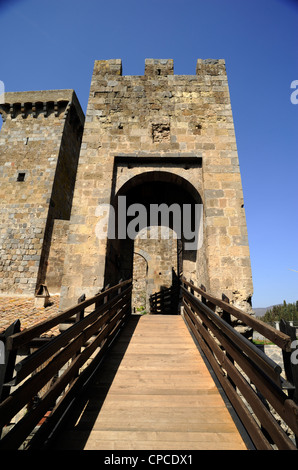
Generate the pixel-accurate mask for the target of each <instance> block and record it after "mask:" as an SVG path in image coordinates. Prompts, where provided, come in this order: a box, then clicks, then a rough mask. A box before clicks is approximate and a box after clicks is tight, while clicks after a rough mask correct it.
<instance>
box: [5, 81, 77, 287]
mask: <svg viewBox="0 0 298 470" xmlns="http://www.w3.org/2000/svg"><path fill="white" fill-rule="evenodd" d="M1 114H2V117H3V120H4V122H3V125H2V129H1V134H0V214H1V227H0V253H1V259H0V292H1V293H2V294H5V293H7V294H12V293H13V294H24V295H34V292H35V289H36V287H37V286H38V285H39V284H41V283H45V282H46V276H47V264H48V262H49V250H50V247H51V240H52V233H53V225H54V222H55V220H59V219H62V220H69V218H70V210H71V204H72V195H73V188H74V183H75V177H76V168H77V163H78V157H79V150H80V144H81V136H82V131H83V125H84V114H83V112H82V110H81V107H80V104H79V102H78V100H77V98H76V95H75V93H74V92H73V91H72V90H52V91H34V92H16V93H6V94H5V103H4V104H2V105H1ZM65 237H66V233H65ZM65 241H66V239H65ZM59 243H60V244H61V240H60V241H59ZM62 269H63V268H61V270H60V276H61V272H62ZM49 275H51V274H49ZM60 284H61V282H60ZM57 287H58V286H57ZM59 288H60V286H59Z"/></svg>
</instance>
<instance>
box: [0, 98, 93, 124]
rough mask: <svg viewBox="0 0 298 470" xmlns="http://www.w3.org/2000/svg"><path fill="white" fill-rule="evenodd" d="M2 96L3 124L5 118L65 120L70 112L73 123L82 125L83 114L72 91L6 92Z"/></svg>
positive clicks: (1, 112) (0, 111)
mask: <svg viewBox="0 0 298 470" xmlns="http://www.w3.org/2000/svg"><path fill="white" fill-rule="evenodd" d="M4 96H5V97H4V102H3V103H2V104H0V114H1V115H2V118H3V121H4V122H5V121H6V119H7V117H10V118H11V119H16V118H18V117H19V116H20V117H22V118H23V119H25V118H27V117H29V116H32V117H33V118H37V117H38V116H40V115H42V116H43V117H45V118H47V117H49V116H50V115H54V116H55V117H60V118H66V116H67V115H68V114H69V113H70V112H71V114H72V120H73V121H74V120H76V121H77V124H80V125H83V124H84V120H85V117H84V113H83V111H82V109H81V106H80V104H79V101H78V99H77V96H76V94H75V92H74V91H73V90H46V91H23V92H6V93H5V95H4Z"/></svg>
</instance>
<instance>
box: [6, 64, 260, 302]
mask: <svg viewBox="0 0 298 470" xmlns="http://www.w3.org/2000/svg"><path fill="white" fill-rule="evenodd" d="M44 119H46V118H44ZM53 119H54V118H53ZM55 129H56V128H55ZM25 137H26V135H22V137H20V139H21V144H22V145H23V146H24V141H23V139H24V138H25ZM51 154H52V152H51ZM47 165H48V169H50V168H51V167H50V165H49V163H48V162H47ZM4 168H5V171H7V168H6V167H4ZM10 171H11V172H12V173H11V174H12V177H13V178H15V177H16V173H15V172H13V170H12V169H10ZM15 184H16V183H15ZM43 189H45V188H43ZM40 197H41V198H43V199H45V200H48V196H47V198H46V196H45V193H43V194H42V195H41V196H40ZM123 201H124V202H123ZM124 203H125V204H126V205H123V204H124ZM47 204H49V203H47ZM133 204H139V205H140V204H141V205H142V206H144V207H145V208H147V209H148V208H149V207H150V205H152V204H156V205H158V206H159V205H160V204H166V205H167V207H169V206H171V205H172V204H178V206H179V207H182V206H183V207H186V206H188V207H194V206H195V205H198V206H200V207H203V212H202V218H201V219H200V220H201V224H200V230H201V243H200V246H199V247H198V249H188V250H186V249H185V239H183V238H179V237H178V240H176V245H175V243H174V242H173V239H172V240H171V241H169V240H168V242H167V243H171V247H170V245H169V244H168V245H165V244H164V241H163V239H162V238H159V239H156V238H155V239H153V240H152V243H151V244H150V246H149V245H148V243H149V242H148V238H147V239H142V238H140V239H138V237H136V238H135V240H132V239H131V238H129V237H128V236H127V229H128V224H129V220H128V219H127V220H126V221H127V225H126V226H125V227H124V229H125V230H124V232H123V224H122V221H123V220H124V219H121V224H122V225H121V227H120V226H119V224H118V226H117V221H119V220H120V219H119V216H120V217H122V216H123V214H125V211H126V208H127V207H130V208H133V207H136V206H133ZM6 207H7V206H6ZM103 207H106V208H108V207H109V208H111V207H112V208H113V211H114V212H113V211H111V209H110V213H109V223H108V226H107V230H110V228H111V227H112V230H111V231H110V232H109V234H108V233H106V234H105V235H104V236H103V234H102V231H101V233H99V230H98V227H101V228H102V225H101V221H102V219H101V217H102V216H103V212H102V208H103ZM34 210H36V211H37V210H38V207H36V209H34ZM29 212H30V213H31V210H30V211H29V209H28V213H29ZM130 215H132V213H131V214H130ZM112 216H115V217H114V218H115V219H116V229H117V230H116V235H115V234H114V233H113V226H112V225H111V224H112V222H113V221H114V219H113V217H112ZM20 223H21V221H20V222H19V224H20ZM141 225H142V224H141ZM149 225H150V224H147V223H143V225H142V226H140V227H139V228H140V229H142V230H145V231H146V230H148V226H149ZM157 225H158V224H157ZM168 228H170V229H172V228H173V223H172V224H171V223H170V222H169V223H168ZM31 230H32V229H31ZM119 230H120V232H119ZM174 245H175V246H174ZM173 250H174V251H173ZM174 260H175V261H174ZM134 265H135V268H136V272H135V273H134ZM171 268H172V270H173V271H175V274H176V275H179V274H180V272H182V271H183V273H184V275H185V277H186V278H188V279H189V278H191V279H192V280H193V281H194V282H195V283H198V284H199V285H200V284H204V285H205V286H206V288H207V289H208V290H210V291H211V292H212V293H213V294H214V295H217V296H219V295H221V294H222V293H225V294H226V295H227V296H228V297H229V298H230V299H231V301H233V302H235V303H236V304H238V305H239V306H242V307H243V306H244V307H248V306H249V303H250V298H251V295H252V275H251V268H250V256H249V247H248V239H247V228H246V219H245V212H244V206H243V193H242V184H241V177H240V170H239V162H238V155H237V148H236V140H235V133H234V125H233V117H232V110H231V103H230V97H229V90H228V81H227V75H226V68H225V62H224V60H198V61H197V66H196V74H194V75H187V76H186V75H175V74H174V67H173V61H172V60H155V59H147V60H146V61H145V73H144V75H143V76H123V75H122V63H121V60H118V59H116V60H105V61H103V60H99V61H95V64H94V71H93V76H92V81H91V88H90V95H89V102H88V108H87V113H86V120H85V126H84V133H83V138H82V145H81V151H80V158H79V162H78V168H77V177H76V185H75V191H74V198H73V206H72V212H71V219H70V224H69V232H68V240H67V245H66V252H65V264H64V274H63V279H62V288H61V308H66V307H68V306H69V305H71V304H73V303H76V302H77V299H78V297H79V296H80V295H81V294H82V293H85V294H86V296H90V295H93V294H95V293H96V292H98V291H99V290H100V289H101V288H102V287H103V286H104V285H106V284H108V283H111V284H112V283H114V282H117V281H118V280H119V279H120V278H128V277H130V276H134V277H139V279H136V281H138V282H137V283H136V284H139V285H140V286H141V287H140V289H145V290H146V293H147V294H148V289H149V290H150V289H151V290H150V292H151V291H152V290H154V289H155V288H156V289H158V288H159V287H164V286H166V283H167V282H169V279H161V278H159V276H161V277H162V276H163V275H164V273H169V272H170V271H171ZM140 272H142V273H143V274H140ZM144 279H145V281H144ZM159 279H160V280H159ZM139 281H140V282H139ZM141 281H142V282H141ZM143 281H144V282H143ZM144 286H145V287H144ZM150 292H149V293H150Z"/></svg>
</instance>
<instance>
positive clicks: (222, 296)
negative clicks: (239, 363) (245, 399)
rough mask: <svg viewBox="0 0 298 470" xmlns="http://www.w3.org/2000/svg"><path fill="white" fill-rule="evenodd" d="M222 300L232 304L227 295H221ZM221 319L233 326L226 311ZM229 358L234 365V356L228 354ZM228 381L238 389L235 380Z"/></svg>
mask: <svg viewBox="0 0 298 470" xmlns="http://www.w3.org/2000/svg"><path fill="white" fill-rule="evenodd" d="M221 298H222V300H223V301H224V302H225V303H227V304H229V303H230V299H229V298H228V297H227V296H226V295H225V294H222V295H221ZM221 318H222V319H223V320H224V321H225V322H226V323H228V324H229V325H230V326H232V321H231V315H230V313H229V312H226V311H225V310H223V312H222V315H221ZM227 358H228V359H229V360H230V361H231V363H232V364H234V360H233V358H232V356H230V354H228V353H227ZM228 379H229V381H230V383H231V385H232V386H233V387H234V388H235V389H236V385H235V383H234V382H233V380H232V379H231V378H230V377H229V376H228Z"/></svg>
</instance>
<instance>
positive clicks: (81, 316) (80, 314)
mask: <svg viewBox="0 0 298 470" xmlns="http://www.w3.org/2000/svg"><path fill="white" fill-rule="evenodd" d="M84 300H86V295H85V294H82V295H81V297H79V298H78V304H80V303H82V302H84ZM84 314H85V309H82V310H80V311H79V312H78V313H77V314H76V318H75V323H78V322H79V321H81V320H83V318H84ZM80 352H81V348H79V349H78V351H77V352H76V353H75V355H74V356H73V358H72V360H71V362H73V361H74V360H75V358H76V357H77V356H78V355H79V354H80ZM78 375H79V373H77V374H76V376H75V377H73V379H72V381H71V383H73V382H74V380H75V379H76V377H78Z"/></svg>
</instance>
